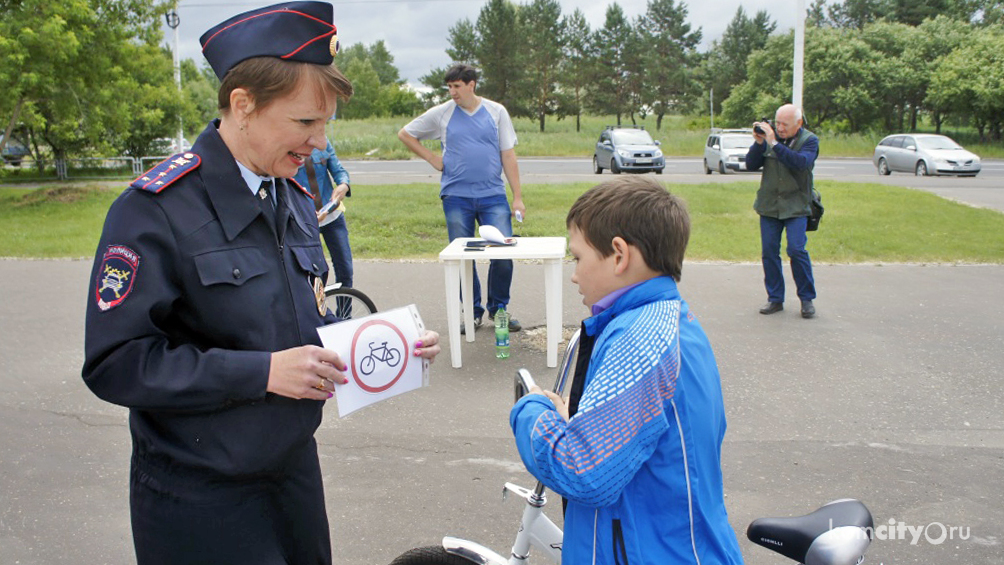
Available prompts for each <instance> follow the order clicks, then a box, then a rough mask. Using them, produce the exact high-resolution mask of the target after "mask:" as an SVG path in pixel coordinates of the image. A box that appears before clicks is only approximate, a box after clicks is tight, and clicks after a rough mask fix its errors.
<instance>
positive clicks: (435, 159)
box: [429, 153, 443, 172]
mask: <svg viewBox="0 0 1004 565" xmlns="http://www.w3.org/2000/svg"><path fill="white" fill-rule="evenodd" d="M429 164H430V165H432V168H433V169H436V170H437V171H440V172H442V170H443V156H442V155H437V154H435V153H433V154H432V158H431V159H429Z"/></svg>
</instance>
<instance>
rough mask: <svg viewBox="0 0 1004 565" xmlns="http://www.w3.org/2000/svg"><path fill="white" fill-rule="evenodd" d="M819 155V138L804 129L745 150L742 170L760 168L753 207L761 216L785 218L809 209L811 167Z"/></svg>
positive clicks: (803, 212)
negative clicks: (777, 140) (793, 134)
mask: <svg viewBox="0 0 1004 565" xmlns="http://www.w3.org/2000/svg"><path fill="white" fill-rule="evenodd" d="M818 155H819V138H818V137H816V134H814V133H812V132H811V131H809V130H807V129H805V128H799V130H798V132H797V133H796V134H795V136H794V137H792V138H789V139H787V140H785V141H783V142H778V143H777V144H776V145H774V147H770V146H768V145H767V144H766V143H762V144H758V143H754V144H753V145H752V146H750V149H749V152H747V153H746V169H747V170H750V171H756V170H758V169H760V167H763V175H762V176H761V177H760V189H759V190H758V191H757V193H756V201H755V202H754V203H753V209H754V210H756V213H757V214H759V215H761V216H767V217H771V218H777V219H779V220H786V219H788V218H796V217H798V216H809V215H811V213H812V211H811V209H810V208H809V202H811V201H812V181H813V179H812V169H813V168H814V167H815V166H816V157H817V156H818Z"/></svg>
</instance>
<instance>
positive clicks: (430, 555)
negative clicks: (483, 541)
mask: <svg viewBox="0 0 1004 565" xmlns="http://www.w3.org/2000/svg"><path fill="white" fill-rule="evenodd" d="M390 565H471V562H470V561H468V560H466V559H464V558H463V557H460V556H459V555H453V554H452V553H446V550H445V549H443V547H442V546H439V545H430V546H428V547H416V548H415V549H409V550H408V551H405V552H404V553H402V554H401V555H399V556H398V557H397V559H395V560H394V561H391V563H390Z"/></svg>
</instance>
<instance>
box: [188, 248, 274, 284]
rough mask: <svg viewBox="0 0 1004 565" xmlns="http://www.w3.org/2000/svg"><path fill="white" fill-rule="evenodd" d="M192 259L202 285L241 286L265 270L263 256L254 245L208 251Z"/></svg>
mask: <svg viewBox="0 0 1004 565" xmlns="http://www.w3.org/2000/svg"><path fill="white" fill-rule="evenodd" d="M193 261H194V262H195V269H196V271H198V273H199V281H200V282H201V283H202V284H203V285H204V286H212V285H216V284H229V285H233V286H241V285H243V284H244V283H245V282H247V281H249V280H251V279H253V278H255V277H257V276H259V275H261V274H264V273H265V271H266V261H265V256H264V255H262V252H261V250H260V249H258V248H256V247H241V248H238V249H221V250H218V251H209V252H206V253H203V254H201V255H196V256H195V257H193Z"/></svg>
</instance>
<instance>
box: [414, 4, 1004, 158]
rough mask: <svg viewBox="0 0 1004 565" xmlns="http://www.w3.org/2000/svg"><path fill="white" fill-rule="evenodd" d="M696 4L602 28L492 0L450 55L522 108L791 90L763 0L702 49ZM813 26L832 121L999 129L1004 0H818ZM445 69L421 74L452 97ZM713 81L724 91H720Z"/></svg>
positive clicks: (626, 113) (824, 108) (730, 107)
mask: <svg viewBox="0 0 1004 565" xmlns="http://www.w3.org/2000/svg"><path fill="white" fill-rule="evenodd" d="M687 15H688V11H687V5H686V4H685V3H684V2H682V1H677V0H650V1H649V2H648V4H647V9H646V11H645V13H644V14H642V15H640V16H638V17H636V18H635V19H634V20H630V19H629V18H628V17H627V16H626V15H625V13H624V11H623V9H622V8H621V7H620V6H619V5H618V4H617V3H616V2H614V3H611V4H609V5H608V7H607V11H606V18H605V21H604V23H603V26H602V27H600V28H598V29H595V30H594V29H590V26H589V24H588V23H587V22H586V20H585V18H584V16H583V14H582V12H581V11H580V10H575V11H574V12H573V13H572V14H569V15H562V13H561V7H560V4H559V3H558V2H557V1H556V0H529V1H528V2H526V3H515V2H513V1H511V0H488V1H487V2H486V3H485V4H484V6H483V7H482V9H481V12H480V14H479V15H478V18H477V20H476V21H473V22H472V21H470V20H467V19H465V20H461V21H459V22H458V23H457V24H455V25H454V26H453V27H452V28H450V32H449V35H450V37H449V39H450V45H451V46H450V48H449V49H447V51H446V52H447V55H449V57H450V58H451V59H452V60H453V61H454V62H458V63H468V64H472V65H474V66H476V67H478V68H479V69H480V70H481V72H482V74H483V77H482V80H481V83H479V86H478V88H479V92H480V93H481V94H483V95H485V96H487V97H488V98H490V99H493V100H496V101H498V102H501V103H502V104H504V105H505V106H506V107H507V108H508V109H509V111H510V113H512V114H513V115H515V116H523V117H529V118H533V119H535V120H537V121H538V122H539V125H540V130H541V131H544V128H545V123H546V122H545V117H546V116H548V115H554V116H557V117H558V118H559V119H560V118H563V117H566V116H575V117H576V119H577V123H578V117H579V116H581V114H582V113H583V112H589V113H594V114H606V115H610V114H612V115H614V116H616V119H617V123H618V124H620V123H621V120H622V118H626V119H630V120H631V121H632V123H636V119H637V118H638V117H640V118H643V119H644V118H645V117H646V116H647V115H649V114H652V115H655V117H656V129H660V128H661V125H662V119H663V117H664V116H665V115H667V114H680V113H691V114H700V113H704V112H707V111H709V110H708V100H709V98H711V100H712V101H711V111H714V112H715V113H716V115H720V117H721V120H720V122H719V123H721V124H722V125H727V126H733V127H737V126H747V125H748V124H750V123H751V122H752V121H755V120H757V119H759V118H761V117H763V116H765V115H766V116H769V115H772V113H773V111H774V109H776V108H777V107H778V106H779V105H781V104H782V103H784V102H787V101H790V99H791V84H792V75H793V70H792V59H793V48H794V46H793V35H794V34H793V32H791V31H785V32H783V33H776V30H777V24H776V22H774V21H773V20H772V19H771V18H770V16H769V15H768V14H767V12H766V11H759V12H757V13H756V14H753V15H747V14H746V12H745V11H744V9H743V8H742V7H741V6H740V7H739V8H738V9H737V11H736V13H735V15H734V16H733V18H732V20H731V21H730V22H729V24H728V27H727V28H726V30H725V32H724V33H723V34H722V36H721V37H720V38H718V39H717V40H715V41H714V42H712V44H711V46H710V48H709V49H708V50H707V52H704V53H698V52H697V46H698V44H699V43H700V42H701V38H702V30H701V29H700V28H697V29H692V27H691V26H690V24H688V23H687ZM806 25H807V32H806V38H805V66H804V94H803V106H804V111H805V115H806V116H807V118H808V119H809V120H810V121H811V123H812V124H813V125H814V127H823V128H826V129H829V130H833V131H841V132H861V131H873V130H874V131H878V130H882V131H889V130H893V129H900V130H901V129H904V128H909V129H911V130H912V129H916V128H917V127H918V120H919V119H921V118H923V119H926V120H927V121H928V122H930V123H931V124H933V125H934V127H935V128H936V129H937V130H938V131H940V130H941V127H942V125H943V124H944V122H945V120H946V119H952V120H954V123H957V124H959V125H967V126H972V127H974V128H975V129H976V130H977V131H978V132H979V134H980V136H981V138H984V139H990V140H995V141H999V140H1000V139H1001V119H1002V117H1004V112H1002V110H1004V108H1002V105H1004V66H1002V65H1004V62H1002V59H1001V57H1000V54H1001V53H1004V28H1002V26H1004V2H1001V1H1000V0H928V1H925V2H917V1H916V0H844V1H842V2H840V1H838V2H834V3H829V4H828V3H827V2H826V0H815V1H814V2H813V3H812V5H811V8H810V9H809V10H808V17H807V19H806ZM444 71H445V68H441V69H435V70H434V71H433V72H431V73H430V74H428V75H426V76H424V77H422V82H423V83H424V84H425V85H426V86H428V87H430V88H432V89H434V90H433V92H432V93H431V95H430V96H427V103H432V102H435V101H438V100H441V99H442V98H441V97H442V89H441V84H442V76H443V73H444ZM712 93H713V96H712Z"/></svg>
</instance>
